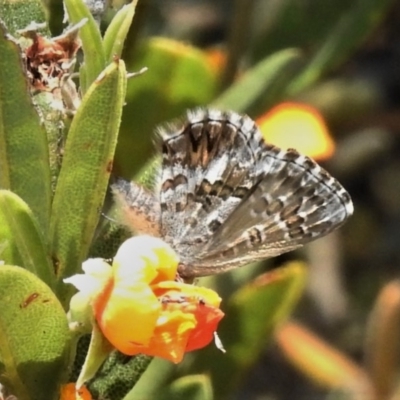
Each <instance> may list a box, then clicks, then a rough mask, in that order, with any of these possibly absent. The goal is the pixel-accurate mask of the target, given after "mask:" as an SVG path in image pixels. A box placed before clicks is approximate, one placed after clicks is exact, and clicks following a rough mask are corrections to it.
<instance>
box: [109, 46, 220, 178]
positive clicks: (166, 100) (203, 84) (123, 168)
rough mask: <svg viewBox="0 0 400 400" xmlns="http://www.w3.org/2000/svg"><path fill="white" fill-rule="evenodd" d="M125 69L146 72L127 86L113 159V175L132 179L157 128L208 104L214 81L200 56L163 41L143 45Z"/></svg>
mask: <svg viewBox="0 0 400 400" xmlns="http://www.w3.org/2000/svg"><path fill="white" fill-rule="evenodd" d="M126 63H127V68H128V70H129V71H139V70H141V69H142V68H143V67H148V71H147V72H146V73H144V74H142V75H139V76H137V77H135V78H133V79H130V80H129V81H128V91H127V104H126V106H125V107H124V113H123V117H122V124H121V133H120V137H119V139H118V148H117V152H116V157H115V171H116V172H117V173H118V174H119V175H121V176H124V177H125V178H131V177H133V176H134V174H135V173H137V172H138V170H139V169H140V167H141V166H143V164H144V163H145V162H146V161H147V160H148V159H149V157H150V156H151V154H152V152H153V149H154V146H153V144H154V137H155V135H154V134H153V131H154V128H155V127H156V125H157V124H159V123H160V122H164V121H167V120H168V119H171V118H175V117H177V116H181V114H182V113H183V112H184V111H185V110H186V109H188V108H191V107H194V106H198V105H202V104H207V103H209V102H210V101H211V99H212V98H213V96H214V94H215V89H216V76H215V74H214V72H213V71H212V70H211V68H210V65H209V62H208V60H207V58H206V56H205V54H204V53H203V52H201V51H199V50H198V49H195V48H193V47H190V46H186V45H183V44H182V43H179V42H176V41H173V40H169V39H164V38H152V39H149V40H147V41H145V42H142V43H141V44H139V46H138V49H137V51H136V52H135V58H134V59H132V60H126ZM194 77H195V78H194Z"/></svg>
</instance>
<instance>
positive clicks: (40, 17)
mask: <svg viewBox="0 0 400 400" xmlns="http://www.w3.org/2000/svg"><path fill="white" fill-rule="evenodd" d="M0 17H1V20H2V21H3V22H4V24H5V26H6V27H7V30H8V32H9V33H10V34H12V35H15V34H16V33H17V31H18V30H20V29H25V28H26V27H27V26H28V25H30V24H31V23H32V22H35V23H43V22H46V11H45V8H44V7H43V2H42V1H40V0H0ZM43 30H44V31H46V32H47V33H48V30H47V28H44V29H43ZM1 36H3V35H2V34H1ZM2 39H3V38H2ZM0 54H2V56H3V54H4V53H3V52H2V50H1V49H0Z"/></svg>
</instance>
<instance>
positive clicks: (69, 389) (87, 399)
mask: <svg viewBox="0 0 400 400" xmlns="http://www.w3.org/2000/svg"><path fill="white" fill-rule="evenodd" d="M60 400H92V395H91V394H90V392H89V390H87V389H86V387H85V386H83V387H81V388H80V389H78V390H76V388H75V383H73V382H70V383H67V384H66V385H62V386H61V391H60Z"/></svg>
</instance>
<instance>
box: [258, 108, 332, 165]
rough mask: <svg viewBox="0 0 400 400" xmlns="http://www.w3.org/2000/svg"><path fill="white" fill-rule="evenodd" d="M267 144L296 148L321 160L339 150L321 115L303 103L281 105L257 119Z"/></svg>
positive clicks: (283, 147)
mask: <svg viewBox="0 0 400 400" xmlns="http://www.w3.org/2000/svg"><path fill="white" fill-rule="evenodd" d="M257 124H258V125H259V127H260V129H261V132H262V135H263V137H264V139H265V140H266V142H268V143H271V144H274V145H275V146H278V147H281V148H282V149H287V148H295V149H296V150H298V151H299V152H300V153H302V154H306V155H308V156H309V157H312V158H315V159H317V160H325V159H327V158H329V157H331V156H332V154H333V152H334V150H335V144H334V142H333V139H332V138H331V136H330V135H329V131H328V128H327V127H326V124H325V121H324V119H323V117H322V115H321V114H320V112H319V111H318V110H317V109H315V108H313V107H311V106H308V105H305V104H300V103H281V104H279V105H277V106H276V107H274V108H272V109H271V110H270V111H269V112H267V113H266V114H264V115H263V116H261V117H260V118H258V119H257Z"/></svg>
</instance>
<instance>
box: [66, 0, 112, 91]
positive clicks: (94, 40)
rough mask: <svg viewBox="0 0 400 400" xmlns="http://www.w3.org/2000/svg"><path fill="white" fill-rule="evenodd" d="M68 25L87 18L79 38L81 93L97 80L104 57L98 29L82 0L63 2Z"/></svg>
mask: <svg viewBox="0 0 400 400" xmlns="http://www.w3.org/2000/svg"><path fill="white" fill-rule="evenodd" d="M64 4H65V7H66V10H67V13H68V17H69V22H70V24H77V23H79V22H81V21H82V20H83V19H85V18H87V22H86V23H85V24H84V25H83V26H82V28H81V29H80V32H79V37H80V38H81V40H82V49H83V54H84V63H85V73H84V79H82V83H84V85H81V90H82V92H83V93H85V92H86V89H87V88H88V87H89V86H90V85H91V84H92V83H93V82H94V81H95V80H96V79H97V77H98V76H99V74H100V73H101V71H103V69H104V68H105V67H106V57H105V54H104V49H103V43H102V39H101V34H100V30H99V27H98V26H97V24H96V21H95V20H94V18H93V16H92V14H91V13H90V11H89V8H88V7H87V5H86V4H85V3H84V2H83V1H82V0H65V1H64Z"/></svg>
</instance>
